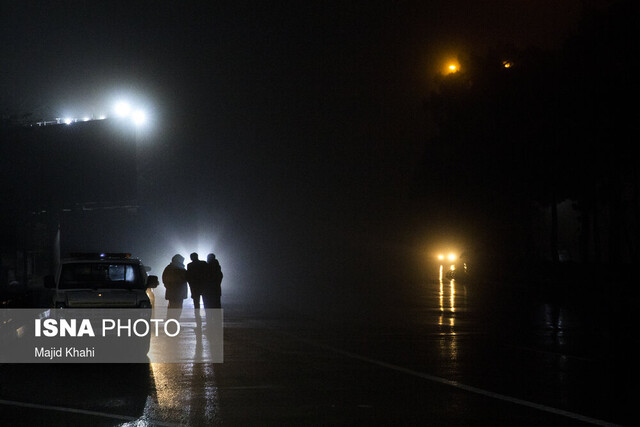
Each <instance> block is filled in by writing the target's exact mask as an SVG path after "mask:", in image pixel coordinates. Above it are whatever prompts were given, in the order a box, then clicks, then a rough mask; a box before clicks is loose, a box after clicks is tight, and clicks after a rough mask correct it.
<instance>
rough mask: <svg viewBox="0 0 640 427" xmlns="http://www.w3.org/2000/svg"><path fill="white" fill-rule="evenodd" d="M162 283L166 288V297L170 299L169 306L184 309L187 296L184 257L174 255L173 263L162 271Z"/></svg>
mask: <svg viewBox="0 0 640 427" xmlns="http://www.w3.org/2000/svg"><path fill="white" fill-rule="evenodd" d="M162 283H164V287H165V289H166V293H165V294H164V298H165V299H166V300H167V301H169V305H168V308H178V309H182V303H183V301H184V300H185V299H186V298H187V270H186V269H185V268H184V257H182V256H181V255H178V254H176V255H174V256H173V258H171V263H170V264H169V265H167V266H166V267H165V269H164V271H163V272H162Z"/></svg>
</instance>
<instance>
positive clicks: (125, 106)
mask: <svg viewBox="0 0 640 427" xmlns="http://www.w3.org/2000/svg"><path fill="white" fill-rule="evenodd" d="M115 112H116V115H117V116H118V117H127V116H128V115H129V114H130V113H131V105H129V103H128V102H125V101H120V102H118V103H117V104H116V105H115Z"/></svg>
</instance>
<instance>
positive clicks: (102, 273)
mask: <svg viewBox="0 0 640 427" xmlns="http://www.w3.org/2000/svg"><path fill="white" fill-rule="evenodd" d="M44 286H45V288H48V289H51V291H52V292H51V298H52V299H51V307H54V308H94V307H95V308H151V306H152V301H151V299H150V298H149V295H153V294H152V293H151V292H148V291H147V290H148V288H151V289H152V288H155V287H157V286H158V277H157V276H148V275H147V268H146V267H145V266H144V265H143V264H142V262H141V261H140V260H139V259H136V258H131V254H125V253H76V254H71V257H70V258H66V259H63V260H61V262H60V265H59V267H58V269H57V271H56V273H55V275H52V276H47V277H45V281H44Z"/></svg>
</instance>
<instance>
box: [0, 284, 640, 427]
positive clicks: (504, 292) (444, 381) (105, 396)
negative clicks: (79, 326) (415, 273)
mask: <svg viewBox="0 0 640 427" xmlns="http://www.w3.org/2000/svg"><path fill="white" fill-rule="evenodd" d="M572 289H573V290H571V291H565V292H555V291H553V290H551V292H543V293H540V292H532V291H529V290H525V289H520V288H517V287H514V286H509V287H507V286H497V285H492V284H482V285H481V284H473V283H469V284H459V283H455V282H454V283H451V282H448V281H445V282H442V283H439V282H432V283H425V284H421V285H418V286H415V287H413V288H412V289H411V291H410V292H408V293H407V294H406V295H405V296H403V297H400V296H398V295H394V294H393V293H392V292H387V293H384V292H382V293H377V294H376V293H370V294H367V295H366V296H364V297H363V298H361V299H360V300H353V298H354V296H353V295H352V296H349V297H348V298H347V299H345V298H344V297H345V295H342V297H343V298H342V301H343V302H342V303H339V302H336V304H330V301H325V302H324V303H323V304H324V305H323V304H320V303H318V305H317V306H316V307H315V308H314V309H313V310H312V309H310V310H305V309H304V305H299V306H298V308H297V309H295V310H294V309H291V308H289V309H284V308H276V307H274V306H272V307H264V306H260V305H255V304H248V303H247V302H246V301H242V299H241V298H238V297H235V298H233V301H227V303H226V307H225V361H224V363H222V364H213V365H212V364H135V365H71V364H67V365H46V364H37V365H3V366H0V424H1V425H29V426H31V425H47V426H50V425H105V426H107V425H132V426H133V425H135V426H144V425H196V426H197V425H209V424H222V423H224V424H227V425H336V424H338V425H339V424H348V425H354V424H368V425H370V424H401V425H417V424H420V425H549V424H551V425H584V424H604V425H606V424H621V425H631V424H635V422H634V420H635V419H636V418H637V416H636V413H635V409H636V408H635V407H636V405H637V402H636V400H637V399H636V396H637V392H636V391H635V390H636V385H637V383H638V380H639V379H640V376H639V375H638V373H639V372H638V371H639V370H638V366H637V354H636V353H635V350H634V348H635V346H637V344H638V341H639V340H638V335H637V326H636V325H635V324H634V322H635V319H634V317H635V313H634V312H635V306H636V304H635V301H634V300H632V299H629V298H625V295H624V294H620V295H613V296H612V295H611V293H610V292H607V293H606V294H605V293H604V292H602V293H600V292H597V291H596V292H593V290H592V291H590V293H589V294H588V295H582V294H581V293H580V292H579V291H578V290H576V289H575V288H572ZM391 295H393V296H391ZM345 301H353V302H349V303H346V302H345ZM325 308H326V309H325ZM186 341H187V342H185V343H184V349H185V350H184V351H185V352H193V353H194V355H195V354H197V353H198V352H200V351H202V349H203V347H206V346H207V342H206V338H205V339H204V340H203V338H202V336H201V335H198V334H197V333H195V332H194V333H193V334H190V335H189V337H187V338H186Z"/></svg>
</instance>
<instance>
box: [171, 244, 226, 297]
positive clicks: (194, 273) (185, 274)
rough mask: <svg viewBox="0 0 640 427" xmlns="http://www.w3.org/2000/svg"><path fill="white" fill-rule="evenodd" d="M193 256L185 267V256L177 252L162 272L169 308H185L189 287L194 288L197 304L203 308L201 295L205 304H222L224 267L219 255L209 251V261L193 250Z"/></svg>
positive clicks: (192, 292) (192, 289) (192, 294)
mask: <svg viewBox="0 0 640 427" xmlns="http://www.w3.org/2000/svg"><path fill="white" fill-rule="evenodd" d="M190 257H191V262H190V263H189V264H188V265H187V267H186V268H185V266H184V257H183V256H182V255H179V254H176V255H174V256H173V258H171V263H170V264H169V265H167V266H166V267H165V269H164V271H163V272H162V283H164V287H165V289H166V293H165V299H166V300H168V301H169V306H168V308H182V303H183V301H184V300H185V299H187V297H188V293H187V287H188V288H190V289H191V298H193V307H194V308H200V297H202V300H203V303H204V308H220V307H221V305H220V296H221V295H222V288H221V283H222V268H221V267H220V263H219V262H218V260H217V259H216V256H215V255H214V254H209V255H207V261H203V260H200V259H199V258H198V254H197V253H195V252H194V253H192V254H191V256H190Z"/></svg>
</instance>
